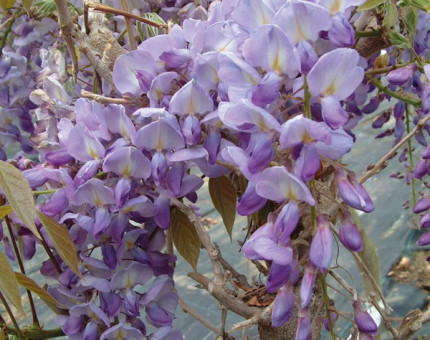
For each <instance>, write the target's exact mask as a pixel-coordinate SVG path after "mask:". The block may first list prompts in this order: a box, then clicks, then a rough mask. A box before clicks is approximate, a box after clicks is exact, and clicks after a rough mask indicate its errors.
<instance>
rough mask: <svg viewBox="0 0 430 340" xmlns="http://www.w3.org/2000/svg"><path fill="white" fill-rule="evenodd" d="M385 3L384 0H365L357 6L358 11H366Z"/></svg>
mask: <svg viewBox="0 0 430 340" xmlns="http://www.w3.org/2000/svg"><path fill="white" fill-rule="evenodd" d="M383 3H385V0H367V1H366V2H365V3H364V4H362V5H361V6H359V7H358V8H357V10H358V11H367V10H369V9H372V8H375V7H377V6H379V5H382V4H383Z"/></svg>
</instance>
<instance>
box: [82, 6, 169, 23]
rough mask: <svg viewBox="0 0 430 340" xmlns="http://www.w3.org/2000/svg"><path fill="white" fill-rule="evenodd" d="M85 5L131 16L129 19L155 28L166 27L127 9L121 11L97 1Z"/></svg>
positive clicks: (101, 10) (97, 9)
mask: <svg viewBox="0 0 430 340" xmlns="http://www.w3.org/2000/svg"><path fill="white" fill-rule="evenodd" d="M87 6H88V7H90V8H94V9H95V10H96V11H100V12H106V13H112V14H118V15H122V16H124V17H128V18H131V19H134V20H137V21H141V22H143V23H145V24H147V25H149V26H154V27H157V28H168V25H167V24H161V23H159V22H155V21H152V20H149V19H145V18H141V17H140V16H138V15H134V14H132V13H129V12H127V11H122V10H120V9H117V8H113V7H110V6H106V5H103V4H99V3H97V2H88V3H87Z"/></svg>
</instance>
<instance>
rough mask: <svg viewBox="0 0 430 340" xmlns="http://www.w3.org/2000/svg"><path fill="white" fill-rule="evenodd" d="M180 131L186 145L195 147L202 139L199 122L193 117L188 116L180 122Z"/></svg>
mask: <svg viewBox="0 0 430 340" xmlns="http://www.w3.org/2000/svg"><path fill="white" fill-rule="evenodd" d="M181 130H182V135H183V136H184V139H185V143H187V145H196V144H198V143H199V142H200V140H201V139H202V130H201V127H200V122H199V120H198V119H197V117H196V116H194V115H189V116H187V118H185V119H184V120H181Z"/></svg>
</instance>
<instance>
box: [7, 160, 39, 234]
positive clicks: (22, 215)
mask: <svg viewBox="0 0 430 340" xmlns="http://www.w3.org/2000/svg"><path fill="white" fill-rule="evenodd" d="M0 187H1V188H2V190H3V192H4V194H5V196H6V198H7V200H8V202H9V204H10V206H11V207H12V208H13V211H14V212H15V214H16V216H18V218H19V219H20V220H21V222H22V223H24V224H25V226H26V227H28V229H30V230H31V232H32V233H33V234H34V235H35V236H37V237H38V238H39V239H40V234H39V230H38V229H37V228H36V225H35V224H34V214H35V212H36V209H35V204H34V198H33V193H32V191H31V188H30V185H29V184H28V182H27V180H26V178H25V177H24V175H23V174H22V173H21V171H19V170H18V169H17V168H15V167H14V166H13V165H12V164H9V163H6V162H3V161H0Z"/></svg>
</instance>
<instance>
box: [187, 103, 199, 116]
mask: <svg viewBox="0 0 430 340" xmlns="http://www.w3.org/2000/svg"><path fill="white" fill-rule="evenodd" d="M196 112H197V110H196V106H195V105H194V100H192V99H191V100H190V102H189V103H188V110H187V113H189V114H190V115H191V114H194V113H196Z"/></svg>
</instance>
